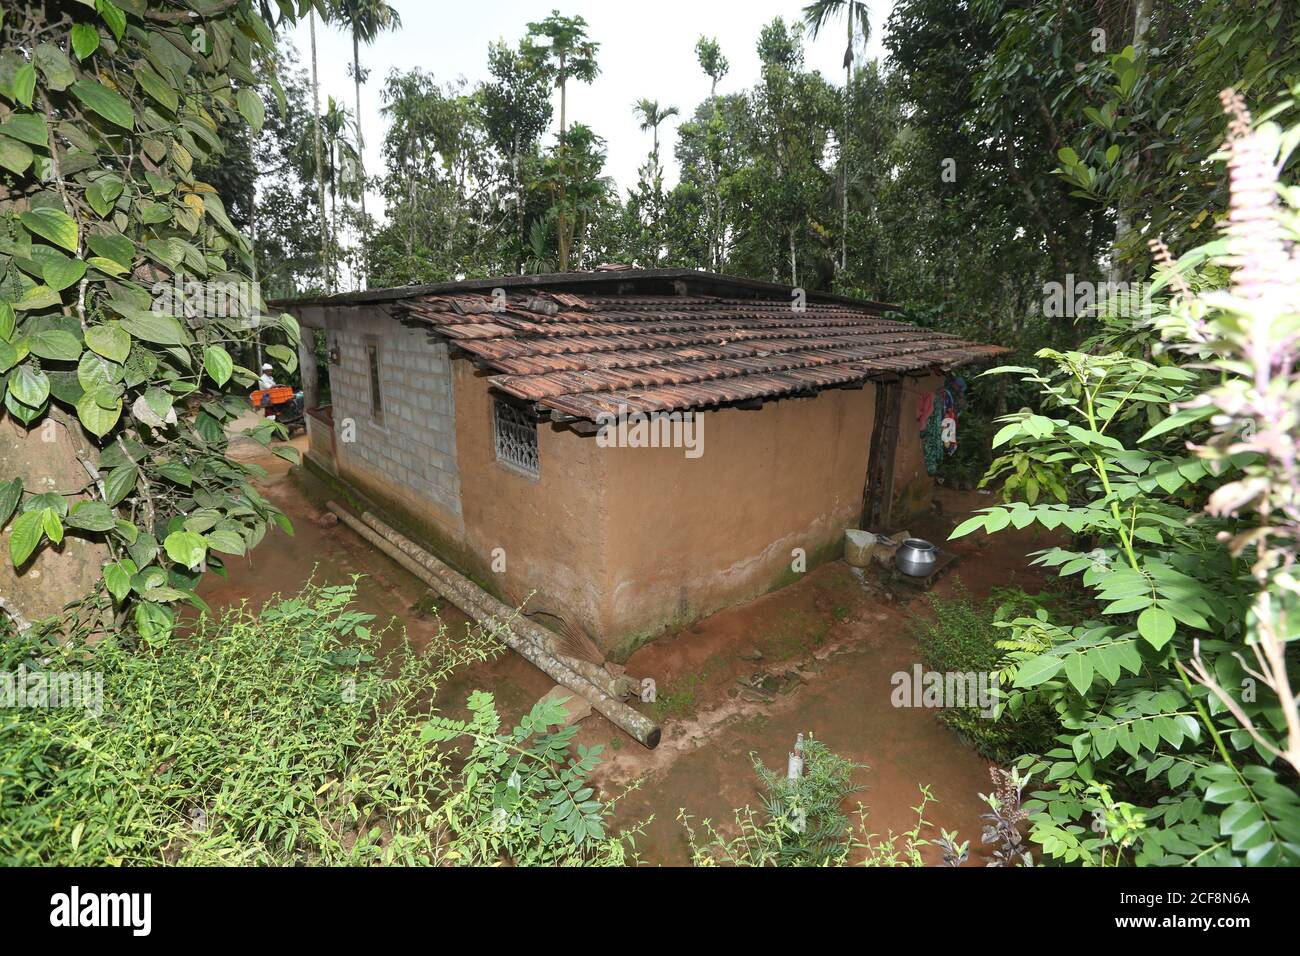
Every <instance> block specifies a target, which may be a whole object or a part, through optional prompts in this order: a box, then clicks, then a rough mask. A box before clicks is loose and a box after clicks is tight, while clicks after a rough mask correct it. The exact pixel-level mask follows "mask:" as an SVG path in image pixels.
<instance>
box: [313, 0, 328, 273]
mask: <svg viewBox="0 0 1300 956" xmlns="http://www.w3.org/2000/svg"><path fill="white" fill-rule="evenodd" d="M325 14H326V11H325V10H324V8H322V12H321V18H322V19H324V17H325ZM307 22H308V24H309V26H310V27H311V120H312V123H311V138H312V146H313V148H314V151H315V154H316V199H317V201H318V202H319V203H320V271H321V284H322V285H323V286H324V287H325V291H326V292H333V291H334V269H333V267H332V263H331V262H330V255H329V233H328V230H329V224H328V222H327V221H326V219H325V162H324V158H323V156H322V155H321V142H320V81H319V80H318V79H317V76H316V4H312V6H311V7H310V8H309V9H308V12H307Z"/></svg>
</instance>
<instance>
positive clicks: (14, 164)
mask: <svg viewBox="0 0 1300 956" xmlns="http://www.w3.org/2000/svg"><path fill="white" fill-rule="evenodd" d="M34 158H35V157H34V155H33V153H32V150H31V147H29V146H27V145H26V144H25V143H20V142H18V141H17V140H15V139H10V138H9V137H8V136H0V166H2V167H4V168H5V169H7V170H9V171H10V172H11V173H21V172H23V171H24V170H25V169H26V168H27V167H28V166H30V165H31V164H32V160H33V159H34Z"/></svg>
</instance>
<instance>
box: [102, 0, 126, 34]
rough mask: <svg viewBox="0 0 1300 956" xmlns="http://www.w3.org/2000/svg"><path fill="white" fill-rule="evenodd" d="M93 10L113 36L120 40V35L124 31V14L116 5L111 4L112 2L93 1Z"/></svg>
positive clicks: (107, 0) (104, 0) (109, 0)
mask: <svg viewBox="0 0 1300 956" xmlns="http://www.w3.org/2000/svg"><path fill="white" fill-rule="evenodd" d="M95 10H96V11H98V13H99V15H100V17H101V18H102V19H103V21H104V22H105V23H106V24H108V28H109V29H110V30H112V31H113V36H114V37H116V38H117V39H118V40H120V39H122V34H123V33H124V32H125V31H126V14H125V13H123V12H122V11H121V9H119V8H118V6H117V4H115V3H113V0H95Z"/></svg>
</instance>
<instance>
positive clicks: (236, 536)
mask: <svg viewBox="0 0 1300 956" xmlns="http://www.w3.org/2000/svg"><path fill="white" fill-rule="evenodd" d="M208 547H209V548H210V549H211V550H213V551H218V552H220V553H221V554H243V553H244V552H245V551H246V550H247V546H246V545H245V543H244V536H243V535H241V534H240V533H239V532H237V531H226V530H221V529H218V530H216V531H212V532H209V533H208Z"/></svg>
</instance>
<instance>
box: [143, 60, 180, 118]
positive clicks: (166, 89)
mask: <svg viewBox="0 0 1300 956" xmlns="http://www.w3.org/2000/svg"><path fill="white" fill-rule="evenodd" d="M135 78H136V80H137V82H139V84H140V86H141V87H142V88H143V89H144V91H145V92H146V93H148V94H149V95H150V96H151V97H153V98H154V99H155V100H157V101H158V102H159V103H161V104H162V105H163V106H164V107H166V109H167V112H169V113H175V112H176V107H177V106H179V105H180V100H179V98H178V97H177V96H176V91H175V90H174V89H172V88H171V86H170V85H169V84H168V83H167V81H166V80H164V79H163V78H162V77H161V76H159V75H158V74H157V73H156V72H155V71H154V69H153V67H151V66H149V65H147V64H146V65H144V66H142V67H140V68H139V69H138V70H136V71H135Z"/></svg>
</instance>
